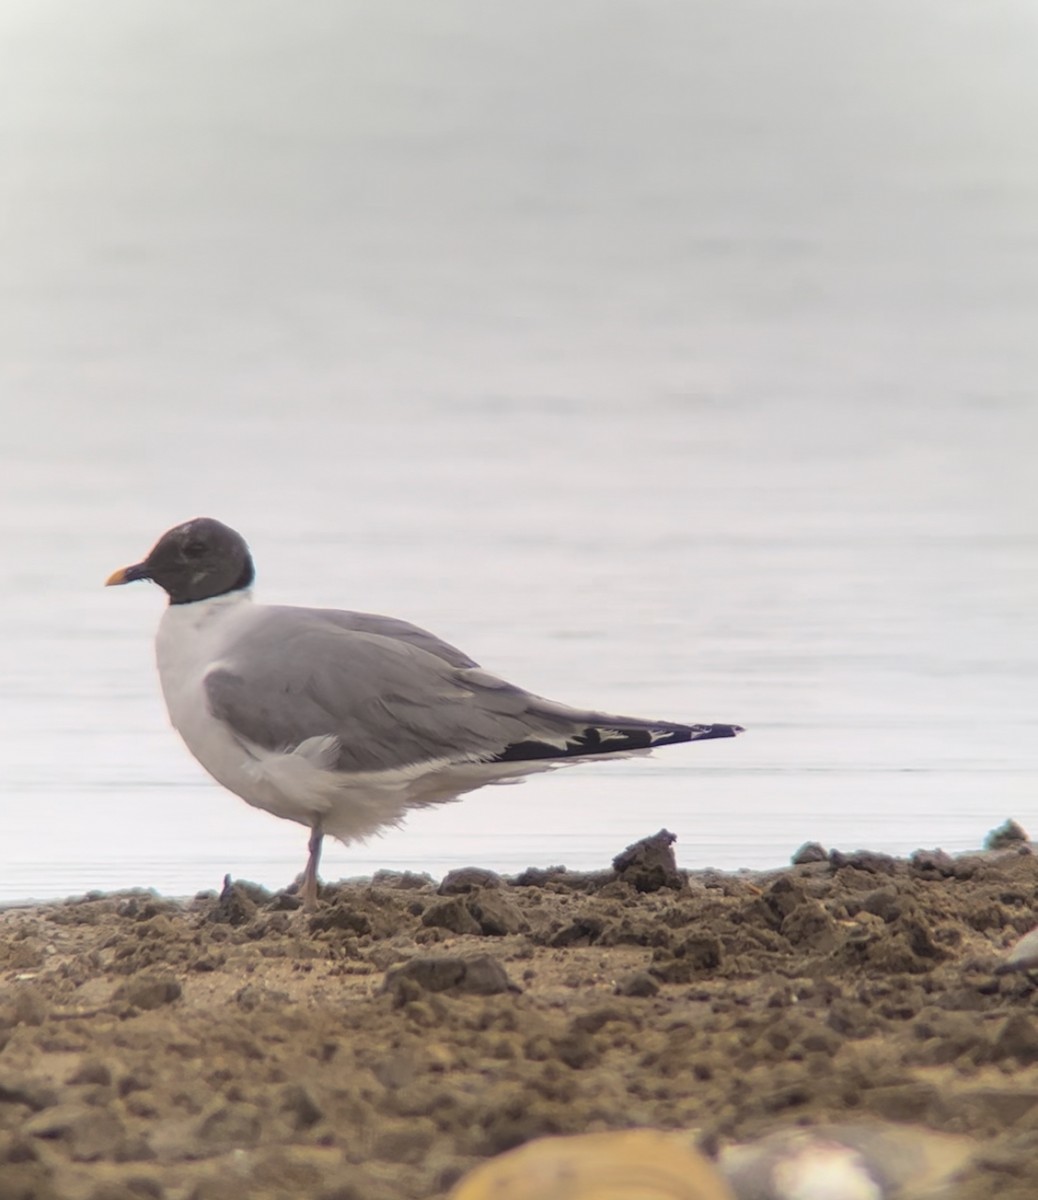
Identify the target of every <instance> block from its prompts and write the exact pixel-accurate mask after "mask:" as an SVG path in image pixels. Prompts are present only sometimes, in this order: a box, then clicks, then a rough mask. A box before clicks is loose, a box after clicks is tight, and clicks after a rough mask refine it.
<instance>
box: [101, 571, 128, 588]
mask: <svg viewBox="0 0 1038 1200" xmlns="http://www.w3.org/2000/svg"><path fill="white" fill-rule="evenodd" d="M129 582H130V581H129V580H128V579H127V578H126V568H125V567H120V568H119V570H118V571H113V572H112V573H111V575H109V576H108V578H107V579H106V580H105V587H115V586H116V585H117V584H120V583H129Z"/></svg>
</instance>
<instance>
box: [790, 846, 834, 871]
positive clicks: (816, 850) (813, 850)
mask: <svg viewBox="0 0 1038 1200" xmlns="http://www.w3.org/2000/svg"><path fill="white" fill-rule="evenodd" d="M828 857H829V852H828V850H826V848H825V847H824V846H823V845H822V843H821V842H805V843H804V844H803V845H802V846H801V847H800V849H799V850H798V851H797V852H796V853H795V854H794V855H793V858H792V862H793V866H794V867H802V866H804V864H805V863H815V862H825V860H826V859H827V858H828Z"/></svg>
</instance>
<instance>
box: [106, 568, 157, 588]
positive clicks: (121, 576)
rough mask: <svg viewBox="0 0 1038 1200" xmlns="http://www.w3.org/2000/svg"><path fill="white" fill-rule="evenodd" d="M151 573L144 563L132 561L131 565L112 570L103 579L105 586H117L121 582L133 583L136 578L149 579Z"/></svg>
mask: <svg viewBox="0 0 1038 1200" xmlns="http://www.w3.org/2000/svg"><path fill="white" fill-rule="evenodd" d="M150 578H151V575H150V574H149V572H148V568H147V567H146V566H145V565H144V563H134V564H133V566H132V567H120V568H119V570H118V571H113V572H112V573H111V575H109V576H108V578H107V579H106V580H105V587H117V586H118V585H119V584H121V583H133V582H134V581H135V580H137V579H150Z"/></svg>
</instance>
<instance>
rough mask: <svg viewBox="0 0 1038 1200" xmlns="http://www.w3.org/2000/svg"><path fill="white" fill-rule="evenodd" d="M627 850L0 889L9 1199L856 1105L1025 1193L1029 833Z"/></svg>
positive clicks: (166, 1191) (224, 1187)
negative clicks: (13, 892) (860, 845)
mask: <svg viewBox="0 0 1038 1200" xmlns="http://www.w3.org/2000/svg"><path fill="white" fill-rule="evenodd" d="M806 857H808V858H810V857H811V855H810V854H808V855H807V856H806ZM618 866H619V867H620V869H619V870H617V869H614V868H610V867H606V869H604V870H603V871H601V872H598V873H594V874H577V873H572V872H567V871H565V870H564V869H561V868H554V869H544V870H541V869H530V870H528V871H527V872H525V873H524V874H523V875H520V876H517V877H515V878H511V879H507V880H502V879H500V878H499V877H497V876H495V875H493V874H492V873H491V872H487V871H481V870H478V869H470V870H466V871H462V872H454V873H452V875H450V876H448V877H447V878H446V879H445V880H444V881H443V882H442V884H436V883H434V882H432V881H431V880H429V879H427V878H426V877H424V876H415V875H395V874H383V875H378V876H376V877H375V879H374V880H373V881H367V882H350V883H345V884H341V885H337V886H328V887H326V888H325V889H324V891H323V895H322V903H321V905H320V908H319V910H318V911H317V912H316V913H315V914H313V915H307V914H305V913H303V912H302V911H300V910H299V908H298V907H297V904H298V902H297V900H296V898H295V896H294V895H291V894H284V893H279V894H277V895H274V896H271V895H269V894H268V893H266V892H263V891H262V890H261V889H258V888H255V887H253V886H251V885H247V884H243V883H235V884H231V885H228V886H227V887H226V888H225V889H224V892H223V894H222V895H221V896H216V895H215V894H210V895H204V896H199V897H196V898H195V899H193V900H191V901H187V902H179V901H173V900H169V899H164V898H161V897H157V896H155V895H152V894H149V893H143V892H142V893H132V894H115V895H96V896H94V895H92V896H88V897H85V898H82V899H78V900H71V901H67V902H63V903H55V904H46V905H40V906H36V907H32V908H24V909H22V908H13V909H9V910H6V911H4V912H2V913H0V1200H12V1198H15V1197H17V1198H18V1200H31V1198H35V1200H46V1198H50V1200H54V1198H57V1197H60V1198H62V1200H65V1198H68V1200H79V1198H83V1200H129V1198H130V1197H166V1198H169V1200H181V1198H183V1200H216V1198H217V1197H219V1198H220V1200H224V1198H225V1197H227V1196H229V1195H235V1194H237V1195H240V1196H243V1197H244V1196H248V1197H250V1198H266V1197H290V1196H291V1197H296V1196H307V1197H314V1198H317V1200H405V1198H407V1200H418V1198H422V1200H426V1198H428V1200H432V1198H435V1197H443V1196H445V1195H446V1194H447V1192H448V1191H449V1190H450V1188H451V1187H452V1186H453V1184H454V1182H455V1181H456V1180H457V1179H458V1178H459V1177H460V1176H461V1175H462V1174H463V1173H464V1172H465V1171H466V1170H468V1169H469V1168H470V1167H472V1166H474V1165H475V1164H477V1163H479V1162H481V1161H482V1160H484V1159H485V1158H487V1157H488V1156H491V1155H494V1154H497V1153H499V1152H501V1151H503V1150H506V1149H509V1148H511V1147H514V1146H517V1145H519V1144H521V1143H523V1142H525V1141H527V1140H529V1139H531V1138H535V1137H538V1136H541V1135H544V1134H552V1133H570V1132H587V1131H601V1130H610V1129H623V1128H629V1127H632V1126H653V1127H658V1128H661V1129H693V1130H696V1131H698V1134H697V1136H698V1138H699V1141H700V1143H701V1144H702V1145H703V1146H704V1147H706V1148H707V1150H708V1151H711V1152H714V1151H716V1150H717V1149H718V1148H719V1147H723V1146H726V1145H729V1144H731V1143H732V1142H735V1141H745V1140H749V1139H752V1138H755V1137H758V1136H760V1135H762V1134H764V1133H767V1132H769V1131H771V1130H774V1129H776V1128H782V1127H789V1126H793V1125H797V1124H814V1123H819V1122H824V1121H833V1120H836V1121H854V1122H858V1121H870V1120H875V1119H882V1120H886V1121H893V1122H897V1123H914V1124H917V1125H919V1126H923V1127H927V1128H929V1129H932V1130H937V1131H944V1132H949V1133H957V1134H968V1135H971V1136H973V1137H975V1138H976V1139H977V1143H978V1149H977V1154H976V1155H975V1157H974V1160H973V1163H972V1165H971V1167H970V1168H969V1169H968V1171H967V1172H966V1174H965V1175H964V1176H963V1178H962V1179H961V1180H960V1181H959V1182H957V1183H955V1184H954V1185H953V1187H952V1188H951V1190H949V1191H948V1192H947V1195H948V1196H949V1197H954V1198H955V1200H982V1198H984V1200H987V1198H989V1197H992V1196H996V1195H997V1196H999V1197H1002V1198H1007V1200H1023V1198H1024V1197H1031V1198H1033V1197H1034V1196H1036V1195H1038V1154H1036V1153H1035V1151H1036V1150H1038V990H1036V985H1035V982H1034V981H1033V980H1032V977H1031V976H1030V975H1029V974H1028V973H1027V972H1025V971H1014V972H1009V973H1004V974H999V973H996V971H995V968H996V966H997V965H998V964H999V963H1000V961H1002V958H1003V956H1004V953H1005V950H1006V948H1007V947H1008V946H1010V945H1012V944H1013V943H1014V942H1015V941H1016V940H1017V939H1018V938H1019V937H1020V935H1021V934H1023V933H1025V932H1027V931H1028V930H1030V929H1031V928H1033V927H1034V925H1035V924H1036V923H1038V912H1036V908H1038V858H1036V857H1035V855H1034V854H1033V853H1032V852H1031V847H1030V845H1029V844H1027V843H1026V842H1014V841H1013V840H1012V839H1009V840H1008V842H1007V843H1006V846H1005V848H1003V849H999V850H993V851H988V852H984V853H977V854H975V855H966V856H961V857H957V858H955V859H952V858H949V857H948V856H946V855H943V854H941V853H940V852H927V853H919V854H917V855H916V856H913V858H912V859H910V860H895V859H891V858H888V857H886V856H883V855H879V854H871V853H857V854H846V855H841V854H837V853H834V854H832V855H829V856H825V857H821V858H819V859H817V860H816V861H808V862H804V863H802V864H801V865H798V866H792V867H790V868H788V869H785V870H781V871H776V872H769V873H765V874H752V875H751V874H745V875H730V874H722V873H720V872H701V873H694V874H692V875H689V874H688V873H686V872H683V871H676V870H675V869H674V867H673V858H672V855H671V852H670V849H669V846H668V845H667V839H666V838H658V839H656V840H652V839H650V840H649V841H648V843H647V844H646V845H645V846H642V847H641V848H639V849H638V850H637V851H636V852H635V853H633V854H631V855H630V856H628V860H624V859H623V857H622V856H621V858H620V859H618ZM1036 978H1038V975H1036Z"/></svg>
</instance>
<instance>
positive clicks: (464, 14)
mask: <svg viewBox="0 0 1038 1200" xmlns="http://www.w3.org/2000/svg"><path fill="white" fill-rule="evenodd" d="M0 35H2V36H0V81H2V82H0V137H2V139H3V143H4V145H5V146H6V149H5V152H4V155H3V165H2V166H0V174H2V184H3V194H2V202H0V209H2V217H3V222H2V225H0V262H2V263H3V267H2V269H0V404H2V408H3V412H2V416H3V427H2V439H0V530H2V533H0V537H2V546H3V553H2V555H0V605H2V609H3V622H2V626H0V649H2V658H0V727H2V729H3V739H2V743H0V898H7V899H11V898H23V897H28V896H41V897H42V896H51V895H61V894H64V893H67V892H72V891H82V890H84V889H87V888H92V887H113V886H132V885H148V886H155V887H158V888H160V889H162V890H164V891H169V892H175V893H186V892H190V891H193V890H195V889H197V888H200V887H205V886H215V885H218V883H219V880H220V878H221V877H222V875H223V873H224V872H225V871H230V872H232V873H233V874H235V875H241V876H247V877H252V878H255V879H259V880H261V881H263V882H265V883H268V884H272V885H277V884H282V883H284V882H286V881H287V880H288V879H290V878H291V877H292V876H293V875H294V874H295V873H296V872H297V871H298V870H299V869H300V868H301V866H302V863H303V858H304V854H305V831H303V830H302V829H301V828H299V827H296V826H292V825H289V824H287V823H285V822H279V821H276V820H274V819H273V818H270V817H267V816H266V815H264V814H261V813H259V812H256V811H253V810H251V809H249V808H248V807H247V806H245V805H244V804H243V803H241V802H240V801H238V800H236V799H235V798H233V797H231V796H230V795H228V794H227V793H224V792H223V791H222V790H221V789H219V788H218V787H217V786H216V785H215V784H213V783H211V782H210V781H209V780H208V779H207V777H206V776H205V775H204V773H203V772H202V771H201V768H199V767H198V766H197V764H195V763H194V761H193V760H192V759H191V758H190V756H189V755H188V754H187V752H186V751H185V750H184V749H183V747H182V746H181V745H180V744H179V742H178V740H177V738H176V735H175V734H173V732H172V731H171V730H170V729H169V728H168V726H167V723H166V719H165V714H164V710H163V708H162V703H161V699H160V697H159V695H158V689H157V681H156V679H155V673H154V667H153V662H152V647H151V639H152V635H153V631H154V626H155V623H156V621H157V619H158V617H159V614H160V612H161V604H162V597H161V594H160V593H158V591H157V590H155V589H151V588H148V587H146V586H145V585H139V586H137V587H135V588H126V589H122V590H118V591H108V592H106V591H104V590H103V589H102V588H101V586H100V585H101V583H102V581H103V579H104V578H105V576H106V575H107V574H108V573H109V572H110V571H111V570H112V569H114V568H115V567H117V566H121V565H124V564H126V563H128V562H132V561H136V560H137V559H138V558H140V557H141V556H143V554H144V553H145V552H146V551H147V549H148V547H149V546H150V544H151V543H152V541H153V540H154V539H155V537H156V536H157V535H158V534H159V533H160V532H161V531H162V530H163V529H165V528H166V527H168V526H169V525H171V524H174V523H176V522H178V521H180V520H183V519H185V518H187V517H190V516H195V515H198V514H201V513H207V514H210V515H214V516H219V517H220V518H222V519H223V520H225V521H228V522H229V523H231V524H233V525H235V526H237V527H238V528H240V529H241V530H242V531H243V532H244V533H245V534H246V535H247V537H248V538H249V540H250V542H251V543H252V547H253V550H254V553H255V556H256V558H257V561H258V565H259V572H260V581H259V596H260V598H262V599H264V600H271V601H278V602H300V603H311V604H331V605H338V606H342V607H352V608H361V609H368V610H374V611H381V612H387V613H392V614H395V615H399V616H403V617H407V618H409V619H411V620H414V621H417V622H418V623H420V624H423V625H426V626H428V627H430V628H432V629H434V630H435V631H436V632H438V633H440V634H441V635H442V636H444V637H446V638H447V639H448V640H450V641H453V642H455V643H456V644H459V645H461V646H462V647H464V648H465V649H466V650H467V651H468V652H469V653H471V654H472V655H473V656H474V657H476V658H478V659H479V660H481V661H482V662H483V663H484V664H485V665H486V666H488V667H489V668H491V669H492V670H494V671H496V672H498V673H501V674H504V675H506V676H508V677H510V678H512V679H514V680H515V681H516V682H518V683H521V684H523V685H525V686H528V687H530V688H532V689H533V690H535V691H539V692H542V693H546V694H549V695H551V696H554V697H557V698H558V699H560V700H566V701H570V702H573V703H578V704H580V703H586V704H589V705H594V706H596V707H601V708H606V709H614V710H618V711H627V712H633V713H638V714H644V715H647V716H661V717H672V718H684V717H688V718H692V719H697V720H723V721H738V722H740V723H742V724H744V725H746V726H747V727H748V730H749V732H748V733H747V734H746V736H745V737H743V738H740V739H738V740H737V741H736V742H711V743H706V744H704V745H701V746H692V747H684V748H675V749H673V750H671V751H669V752H665V753H661V754H660V755H658V756H657V757H656V758H654V759H649V760H636V761H627V762H621V763H611V764H602V765H591V766H585V767H582V768H579V769H572V770H567V771H562V772H558V773H556V774H553V775H549V776H540V777H535V778H534V779H532V780H529V781H527V782H526V783H524V784H522V785H521V786H509V787H498V788H490V789H486V790H484V791H482V792H480V793H477V794H476V795H473V796H469V797H468V798H466V799H465V800H464V801H462V802H461V803H459V804H455V805H450V806H446V807H443V808H440V809H436V810H432V811H426V812H422V813H419V814H416V815H415V816H414V817H413V818H412V819H411V820H410V821H409V822H408V824H407V825H406V826H405V827H404V828H403V829H402V830H399V831H394V832H392V833H391V834H389V835H387V836H385V837H384V838H381V839H376V840H375V841H373V842H372V843H370V844H368V845H366V846H355V847H350V848H342V847H337V848H333V849H331V850H329V852H328V854H327V859H326V872H325V873H326V874H327V875H328V876H330V877H336V876H338V875H341V874H360V873H364V872H369V871H371V870H373V869H376V868H378V867H380V866H387V867H408V868H412V869H417V870H429V871H432V872H433V873H440V872H442V871H443V870H444V869H446V868H448V867H450V866H452V865H458V864H460V863H466V862H479V863H482V864H485V865H488V866H492V867H499V868H504V869H513V868H521V867H523V866H525V865H527V864H529V863H539V864H547V863H551V862H560V861H561V862H566V863H568V864H570V865H573V866H599V865H602V864H603V862H604V861H606V859H607V858H608V857H609V856H611V855H612V854H613V853H614V852H615V851H617V850H618V849H620V848H622V847H623V846H624V845H625V844H626V843H627V842H629V841H631V840H633V839H634V838H636V837H638V836H641V835H643V834H645V833H650V832H653V831H655V830H656V829H658V828H659V827H661V826H664V825H665V826H667V827H668V828H670V829H672V830H674V831H675V832H676V833H677V834H678V835H679V838H680V842H679V851H680V858H681V861H682V862H683V863H685V864H686V865H690V866H693V865H717V866H723V867H738V866H744V865H745V866H765V865H772V864H776V863H778V862H780V861H782V860H784V859H785V858H786V857H787V856H788V854H789V853H790V852H791V851H792V850H793V849H795V847H796V846H798V845H799V844H800V843H801V842H803V841H805V840H806V839H808V838H817V839H819V840H822V841H823V842H825V843H826V844H829V845H838V846H841V847H843V848H853V847H855V846H858V845H863V844H867V845H869V846H872V847H875V848H879V849H884V850H889V851H908V850H911V849H913V848H915V847H916V846H918V845H942V846H944V847H945V848H947V849H950V850H954V849H958V848H965V847H968V846H973V845H976V844H977V843H978V842H979V840H980V838H981V837H982V836H983V834H984V832H985V831H986V830H987V829H989V828H990V827H991V826H992V825H994V824H996V823H998V822H999V821H1001V820H1002V819H1003V818H1004V817H1005V816H1007V815H1010V814H1012V815H1014V816H1016V817H1017V818H1018V819H1019V820H1021V821H1022V822H1023V823H1024V824H1025V825H1027V824H1028V823H1030V824H1031V825H1033V826H1038V820H1036V819H1035V818H1036V816H1038V788H1036V784H1038V750H1036V747H1035V726H1036V721H1038V639H1036V637H1035V633H1034V614H1035V611H1036V610H1038V554H1036V549H1035V546H1036V535H1038V488H1036V485H1035V470H1034V459H1035V449H1036V439H1038V396H1036V388H1035V379H1036V378H1038V350H1036V338H1035V328H1036V317H1038V311H1036V309H1038V159H1036V158H1035V156H1034V154H1033V152H1032V151H1033V145H1032V137H1031V132H1030V130H1029V128H1028V127H1029V125H1030V124H1031V122H1030V117H1029V114H1031V113H1033V112H1034V111H1036V105H1038V76H1036V74H1035V72H1034V70H1033V61H1034V53H1035V50H1036V49H1038V16H1036V14H1035V12H1034V10H1033V7H1032V6H1030V5H1027V4H1024V3H1022V2H1020V3H1016V4H1013V3H1008V4H1005V5H1001V6H998V7H997V8H992V9H980V8H978V7H977V6H973V5H967V4H965V3H950V4H949V3H941V4H937V3H936V2H934V3H923V4H919V5H915V6H911V7H910V8H906V7H905V6H903V5H899V4H894V3H892V2H891V3H886V2H880V3H876V4H871V5H869V6H865V7H863V6H859V5H856V4H851V3H842V2H837V3H833V4H828V5H819V4H815V3H811V2H810V0H783V2H781V3H775V2H773V0H768V2H765V0H759V2H757V3H746V2H735V3H731V4H726V5H723V6H721V5H714V4H707V3H688V4H685V5H682V6H675V5H671V4H665V3H662V2H660V3H654V2H650V3H641V2H640V3H637V4H635V3H617V2H615V0H600V2H596V3H595V4H590V3H587V4H583V3H576V4H572V5H567V6H564V8H563V9H560V8H559V7H558V6H554V5H549V4H546V3H539V2H538V3H532V4H528V5H525V6H522V7H521V8H519V7H512V8H507V9H506V8H504V7H502V6H487V5H482V4H478V3H476V2H475V0H451V2H445V3H441V4H437V5H424V4H421V3H418V0H407V2H404V0H398V2H395V3H393V2H390V3H386V4H383V5H379V6H370V5H352V4H338V3H331V2H330V0H329V2H327V3H321V2H317V0H312V2H311V3H308V4H305V5H300V6H291V7H290V6H285V5H280V4H275V3H273V2H272V0H270V2H267V0H248V3H246V2H245V0H227V2H225V3H224V4H221V5H219V6H211V5H203V4H201V3H199V2H197V0H196V2H190V0H189V2H186V3H178V4H176V5H174V4H167V3H148V4H140V3H137V2H136V0H135V2H134V3H130V2H129V0H121V2H117V0H97V2H95V3H94V4H92V5H90V6H80V5H75V4H72V3H69V2H67V0H65V2H58V0H33V2H32V3H30V2H29V0H18V2H13V0H12V2H9V3H8V5H6V6H5V9H4V12H3V14H2V15H0Z"/></svg>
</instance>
